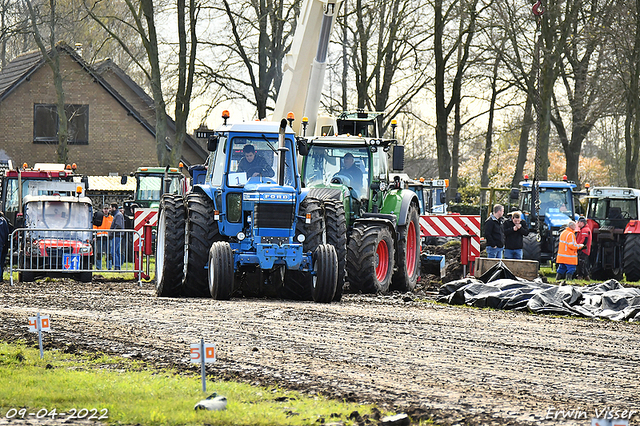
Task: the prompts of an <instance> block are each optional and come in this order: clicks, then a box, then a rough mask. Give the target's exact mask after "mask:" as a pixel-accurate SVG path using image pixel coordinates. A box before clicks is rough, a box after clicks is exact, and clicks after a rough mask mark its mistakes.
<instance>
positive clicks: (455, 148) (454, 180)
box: [447, 102, 462, 200]
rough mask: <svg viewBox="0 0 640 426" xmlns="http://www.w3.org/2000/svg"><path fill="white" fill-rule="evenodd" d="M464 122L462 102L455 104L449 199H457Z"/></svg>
mask: <svg viewBox="0 0 640 426" xmlns="http://www.w3.org/2000/svg"><path fill="white" fill-rule="evenodd" d="M461 131H462V122H461V120H460V102H458V103H457V104H456V106H455V110H454V120H453V138H452V140H451V177H450V179H449V188H448V189H447V199H449V200H453V199H455V196H456V193H457V192H458V169H459V167H460V133H461Z"/></svg>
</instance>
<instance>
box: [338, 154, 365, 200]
mask: <svg viewBox="0 0 640 426" xmlns="http://www.w3.org/2000/svg"><path fill="white" fill-rule="evenodd" d="M342 164H343V166H342V168H341V169H340V171H339V172H338V173H336V174H338V175H343V176H346V177H348V178H349V180H350V181H351V182H350V183H351V187H352V188H353V189H355V190H356V191H362V170H360V167H358V165H357V164H356V160H355V158H353V154H352V153H350V152H347V153H346V154H345V155H344V157H343V158H342Z"/></svg>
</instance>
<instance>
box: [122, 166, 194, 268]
mask: <svg viewBox="0 0 640 426" xmlns="http://www.w3.org/2000/svg"><path fill="white" fill-rule="evenodd" d="M130 177H133V178H135V180H136V190H135V193H134V198H133V200H126V201H124V203H123V207H124V226H125V228H126V229H134V230H136V231H138V232H139V233H140V234H142V235H144V240H145V246H144V247H143V248H142V249H143V250H142V254H143V255H144V256H145V257H146V273H143V274H142V278H144V279H149V268H150V256H151V255H152V254H153V253H154V252H155V249H154V246H155V240H156V227H157V224H158V208H159V206H160V200H161V198H162V194H165V193H169V194H178V195H184V194H186V193H187V191H188V188H189V185H188V183H187V180H186V179H185V176H184V175H183V174H182V172H181V171H180V168H179V167H138V169H137V170H136V171H135V172H134V173H131V175H130ZM127 180H128V176H126V175H125V176H122V181H121V183H122V184H123V185H124V184H126V183H127ZM130 235H133V240H132V241H126V242H123V247H124V248H125V249H124V255H125V256H126V257H127V259H126V260H127V261H133V262H134V263H135V268H136V269H141V266H142V265H141V261H142V259H140V258H139V257H140V252H141V250H140V238H139V234H138V233H134V234H130Z"/></svg>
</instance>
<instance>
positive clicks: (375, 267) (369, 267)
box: [347, 223, 395, 293]
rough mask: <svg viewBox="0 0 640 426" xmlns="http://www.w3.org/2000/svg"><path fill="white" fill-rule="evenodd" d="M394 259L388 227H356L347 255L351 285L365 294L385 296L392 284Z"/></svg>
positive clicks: (368, 225) (367, 225)
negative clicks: (381, 294)
mask: <svg viewBox="0 0 640 426" xmlns="http://www.w3.org/2000/svg"><path fill="white" fill-rule="evenodd" d="M394 257H395V256H394V249H393V238H392V236H391V231H390V230H389V228H388V227H386V226H379V225H370V224H367V223H356V224H354V226H353V232H352V233H351V240H350V241H349V247H348V252H347V272H348V273H349V283H350V284H351V286H352V287H353V288H354V289H355V290H356V291H357V290H360V291H362V292H363V293H386V292H387V291H389V285H390V284H391V277H392V275H393V261H394Z"/></svg>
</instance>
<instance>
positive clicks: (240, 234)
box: [236, 231, 247, 241]
mask: <svg viewBox="0 0 640 426" xmlns="http://www.w3.org/2000/svg"><path fill="white" fill-rule="evenodd" d="M236 237H237V238H238V241H242V240H244V239H245V238H247V236H246V235H244V232H242V231H240V232H238V235H236Z"/></svg>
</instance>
